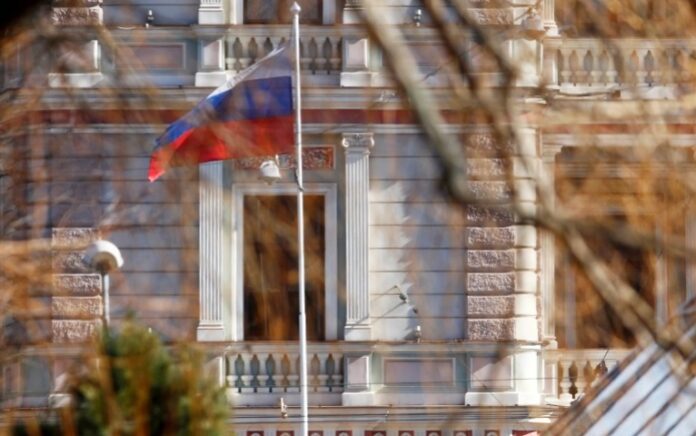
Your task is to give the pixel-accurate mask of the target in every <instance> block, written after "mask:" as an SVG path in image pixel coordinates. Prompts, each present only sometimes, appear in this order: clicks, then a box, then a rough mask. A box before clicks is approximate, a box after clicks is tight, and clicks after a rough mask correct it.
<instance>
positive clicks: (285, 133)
mask: <svg viewBox="0 0 696 436" xmlns="http://www.w3.org/2000/svg"><path fill="white" fill-rule="evenodd" d="M294 146H295V142H294V125H293V116H292V115H287V116H282V117H273V118H263V119H256V120H235V121H228V122H220V123H211V124H208V125H206V126H203V127H199V128H196V129H193V130H189V131H187V132H185V133H184V134H182V135H181V136H180V137H179V138H178V139H177V140H176V141H174V142H172V143H170V144H168V145H166V146H164V147H162V148H160V149H158V150H156V151H155V152H154V153H153V154H152V157H151V158H150V169H149V171H148V179H150V181H151V182H152V181H154V180H156V179H157V178H158V177H160V176H161V175H162V174H163V173H164V172H165V170H166V169H167V168H169V167H174V166H182V165H193V164H198V163H203V162H211V161H216V160H226V159H239V158H244V157H254V156H275V155H276V154H290V153H292V152H293V151H294Z"/></svg>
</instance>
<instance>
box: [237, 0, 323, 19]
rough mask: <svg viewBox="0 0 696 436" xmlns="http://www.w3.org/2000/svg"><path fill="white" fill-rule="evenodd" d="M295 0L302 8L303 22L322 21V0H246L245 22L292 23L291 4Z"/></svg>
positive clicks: (301, 17)
mask: <svg viewBox="0 0 696 436" xmlns="http://www.w3.org/2000/svg"><path fill="white" fill-rule="evenodd" d="M295 1H297V3H298V4H299V5H300V7H301V8H302V11H301V12H300V20H301V22H302V23H303V24H321V23H322V0H246V1H245V2H244V22H245V23H246V24H289V23H292V14H291V13H290V6H292V4H293V3H294V2H295Z"/></svg>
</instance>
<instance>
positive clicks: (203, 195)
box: [196, 162, 230, 341]
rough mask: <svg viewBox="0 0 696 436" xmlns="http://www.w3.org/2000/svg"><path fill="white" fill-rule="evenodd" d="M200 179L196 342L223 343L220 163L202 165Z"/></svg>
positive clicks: (223, 268) (222, 191)
mask: <svg viewBox="0 0 696 436" xmlns="http://www.w3.org/2000/svg"><path fill="white" fill-rule="evenodd" d="M200 178H201V180H200V188H199V189H200V205H199V212H200V230H199V238H200V240H199V244H200V248H199V259H200V261H199V265H200V276H199V288H200V291H199V292H200V296H199V300H200V319H199V324H198V329H197V333H196V337H197V339H198V340H199V341H223V340H225V339H226V336H227V335H226V332H225V322H224V320H225V318H224V317H225V312H226V311H225V310H224V298H223V286H224V283H225V280H224V277H223V274H226V272H228V271H229V270H230V266H229V265H225V262H224V246H223V245H224V244H223V241H224V231H225V225H224V223H223V217H224V214H223V204H224V203H223V200H224V199H223V195H224V189H223V164H222V162H209V163H205V164H201V165H200Z"/></svg>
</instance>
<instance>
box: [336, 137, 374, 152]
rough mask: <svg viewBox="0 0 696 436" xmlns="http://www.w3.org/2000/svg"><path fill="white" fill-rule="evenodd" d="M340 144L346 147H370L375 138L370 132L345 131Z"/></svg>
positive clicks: (372, 145)
mask: <svg viewBox="0 0 696 436" xmlns="http://www.w3.org/2000/svg"><path fill="white" fill-rule="evenodd" d="M341 145H343V147H344V148H346V149H349V148H356V147H367V148H372V147H374V145H375V139H374V135H373V134H372V133H347V134H344V135H343V141H341Z"/></svg>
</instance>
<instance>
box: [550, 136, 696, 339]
mask: <svg viewBox="0 0 696 436" xmlns="http://www.w3.org/2000/svg"><path fill="white" fill-rule="evenodd" d="M689 153H690V152H689V151H688V150H676V149H669V148H665V149H660V148H659V147H658V148H657V149H656V150H655V151H654V152H650V153H645V154H642V153H640V152H639V151H637V150H635V149H631V148H628V147H626V148H623V149H621V148H614V149H613V150H612V149H609V148H602V147H583V148H579V147H578V148H573V149H568V148H565V149H563V151H562V153H561V154H559V155H558V160H557V166H556V188H557V192H558V195H559V199H560V200H561V202H562V203H563V204H564V207H566V208H567V209H568V210H572V211H573V212H574V213H575V214H576V217H577V218H579V219H585V220H587V222H588V223H593V222H595V223H600V224H601V225H603V226H607V227H608V228H609V229H621V228H629V229H631V230H632V231H637V232H640V233H641V234H644V235H650V234H651V233H655V234H656V235H659V236H664V237H668V238H672V239H676V238H678V239H680V240H682V241H683V240H684V239H685V237H686V234H687V219H686V217H687V210H688V209H687V205H688V201H686V198H687V197H686V194H685V190H684V187H683V186H682V185H681V184H680V183H681V182H680V181H679V172H678V171H669V169H670V168H673V167H672V165H675V164H677V163H678V164H679V165H683V164H685V163H687V162H689V161H690V160H691V158H690V157H689ZM670 160H671V161H670ZM586 240H587V242H588V244H589V245H590V248H591V249H592V251H593V252H594V253H595V255H597V256H598V257H599V258H600V259H601V260H603V261H604V262H605V264H606V265H607V266H608V267H609V268H610V270H611V271H612V272H613V273H615V274H616V275H618V276H619V277H621V278H622V279H623V280H624V281H625V282H626V283H628V284H629V285H630V286H631V287H632V288H633V289H635V290H636V291H637V293H638V294H639V295H640V296H641V297H642V298H643V299H644V300H645V301H646V302H647V303H648V304H649V305H650V306H652V307H653V308H654V310H655V316H656V321H657V322H658V323H664V322H667V321H668V320H669V319H670V318H671V317H673V316H674V315H676V314H677V312H678V308H679V306H680V304H681V303H683V302H684V301H685V299H686V295H687V282H686V281H687V268H688V265H687V263H686V262H685V260H684V259H683V258H680V257H671V256H669V255H667V254H665V253H664V252H662V251H661V250H659V249H655V248H654V247H652V246H645V247H640V246H633V245H630V246H629V245H627V244H621V243H619V242H617V241H615V240H608V239H607V238H604V237H602V234H601V233H600V234H598V235H596V236H595V235H593V234H591V233H590V232H588V234H587V235H586ZM555 293H556V295H555V310H554V315H555V332H556V338H557V340H558V343H559V346H560V347H561V348H611V347H621V348H623V347H631V346H633V345H635V337H634V335H633V333H632V332H631V331H630V330H628V329H626V328H625V327H624V326H623V325H622V323H621V321H620V318H619V316H618V315H617V314H616V313H615V312H614V310H613V309H612V308H610V307H609V306H608V305H607V303H605V302H604V300H603V299H602V298H601V295H600V293H599V292H598V290H597V289H595V288H594V286H593V285H592V284H591V282H590V280H589V278H588V277H587V276H586V274H585V273H584V271H583V270H582V269H581V268H580V267H579V265H577V264H576V263H575V262H574V260H573V259H572V258H571V255H570V254H569V253H568V252H567V250H566V249H565V247H563V246H562V245H561V244H558V245H557V247H556V265H555Z"/></svg>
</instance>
